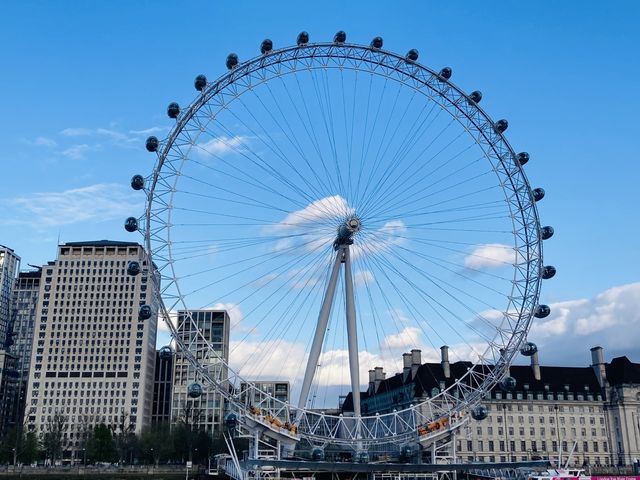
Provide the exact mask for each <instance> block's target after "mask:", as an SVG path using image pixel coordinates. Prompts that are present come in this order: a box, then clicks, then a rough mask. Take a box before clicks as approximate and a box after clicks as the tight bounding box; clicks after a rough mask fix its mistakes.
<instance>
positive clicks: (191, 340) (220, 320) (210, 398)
mask: <svg viewBox="0 0 640 480" xmlns="http://www.w3.org/2000/svg"><path fill="white" fill-rule="evenodd" d="M177 322H178V323H177V325H178V328H177V331H178V338H179V339H180V340H181V341H182V343H183V344H184V345H185V346H187V348H188V350H189V354H191V355H193V356H194V357H195V359H196V361H197V362H198V363H200V364H201V365H204V366H205V368H206V369H207V371H208V373H209V375H210V376H211V377H212V378H215V379H220V380H221V381H223V382H224V381H226V379H227V368H226V366H225V364H226V363H227V362H228V361H229V314H228V313H227V311H226V310H210V309H204V310H188V311H186V310H181V311H178V317H177ZM222 360H224V363H223V362H222ZM194 383H199V384H200V385H201V386H202V387H203V392H202V395H201V396H200V397H198V398H192V397H190V396H189V394H188V391H189V386H190V385H192V384H194ZM179 421H182V422H186V423H189V424H190V425H191V426H192V427H193V428H197V429H198V430H202V431H205V432H208V433H210V434H211V435H214V436H216V435H219V434H220V433H221V432H222V428H223V423H224V399H223V397H222V395H221V394H220V393H219V392H217V391H215V390H214V389H213V388H211V387H209V388H207V387H206V385H205V384H204V383H203V381H202V379H201V378H199V376H198V374H197V372H196V369H195V368H194V367H193V366H192V365H191V363H190V362H189V361H188V360H187V358H186V357H185V355H184V353H183V352H181V351H179V350H178V351H177V352H176V354H175V357H174V367H173V393H172V402H171V422H172V423H176V422H179Z"/></svg>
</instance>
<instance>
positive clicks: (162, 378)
mask: <svg viewBox="0 0 640 480" xmlns="http://www.w3.org/2000/svg"><path fill="white" fill-rule="evenodd" d="M173 358H174V357H173V356H171V357H168V358H163V356H162V355H161V354H160V351H158V352H156V368H155V374H154V381H153V405H152V407H151V423H152V424H159V423H169V422H170V421H171V392H172V391H173Z"/></svg>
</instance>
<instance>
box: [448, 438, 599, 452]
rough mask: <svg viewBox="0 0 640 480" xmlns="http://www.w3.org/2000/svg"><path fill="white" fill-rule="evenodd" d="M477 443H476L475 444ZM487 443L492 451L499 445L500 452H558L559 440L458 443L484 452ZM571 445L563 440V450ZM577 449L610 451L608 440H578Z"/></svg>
mask: <svg viewBox="0 0 640 480" xmlns="http://www.w3.org/2000/svg"><path fill="white" fill-rule="evenodd" d="M474 443H475V445H474ZM485 445H486V446H487V450H488V451H490V452H493V451H496V447H497V451H499V452H505V451H507V450H506V448H507V446H508V447H509V450H508V451H509V452H529V453H532V452H539V453H545V452H547V447H548V446H551V450H550V451H551V452H557V451H558V442H557V441H556V440H553V441H552V442H550V443H548V442H547V441H546V440H540V441H538V440H520V441H515V440H510V441H508V442H507V441H505V440H499V441H494V440H489V441H487V442H485V441H483V440H476V441H475V442H474V441H473V440H467V441H466V442H462V441H458V444H457V448H458V450H460V451H467V452H483V451H485ZM474 447H475V448H474ZM568 447H569V442H567V441H563V442H562V450H563V451H568V450H567V448H568ZM575 451H576V452H580V451H582V452H589V451H592V452H600V451H602V452H605V453H606V452H608V451H609V447H608V445H607V442H606V441H602V442H598V441H583V442H582V444H580V443H579V442H576V444H575Z"/></svg>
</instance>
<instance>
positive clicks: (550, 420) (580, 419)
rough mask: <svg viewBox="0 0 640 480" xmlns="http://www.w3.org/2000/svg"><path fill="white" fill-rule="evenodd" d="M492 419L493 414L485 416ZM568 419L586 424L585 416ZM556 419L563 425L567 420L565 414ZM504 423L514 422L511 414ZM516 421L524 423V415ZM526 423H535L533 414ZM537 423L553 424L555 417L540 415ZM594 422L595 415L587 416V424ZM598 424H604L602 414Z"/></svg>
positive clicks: (499, 417)
mask: <svg viewBox="0 0 640 480" xmlns="http://www.w3.org/2000/svg"><path fill="white" fill-rule="evenodd" d="M493 420H494V417H493V415H489V416H488V417H487V423H493ZM495 420H496V422H497V423H503V422H505V417H504V416H502V415H500V414H498V415H496V417H495ZM568 420H569V424H570V425H576V421H578V422H579V424H580V425H586V424H587V419H586V418H585V417H583V416H582V417H578V418H577V419H576V417H568ZM558 421H559V423H560V425H564V424H565V423H566V421H567V417H565V416H561V417H558ZM506 423H514V417H513V416H512V415H508V416H506ZM518 423H519V424H520V425H522V424H523V423H524V415H518ZM528 423H529V424H532V423H535V417H534V416H533V415H530V416H529V417H528ZM538 423H540V424H545V423H549V424H551V425H553V424H555V423H556V418H555V417H553V416H551V417H548V418H547V417H543V416H540V417H538ZM595 424H596V419H595V417H593V416H591V417H589V425H595ZM600 425H604V417H603V416H600Z"/></svg>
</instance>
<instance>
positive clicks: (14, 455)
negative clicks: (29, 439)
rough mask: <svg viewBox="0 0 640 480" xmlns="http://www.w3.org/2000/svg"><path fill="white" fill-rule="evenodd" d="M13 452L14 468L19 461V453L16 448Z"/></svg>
mask: <svg viewBox="0 0 640 480" xmlns="http://www.w3.org/2000/svg"><path fill="white" fill-rule="evenodd" d="M11 451H12V452H13V466H14V467H15V466H16V461H17V459H18V451H17V450H16V449H15V447H14V448H12V449H11Z"/></svg>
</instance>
